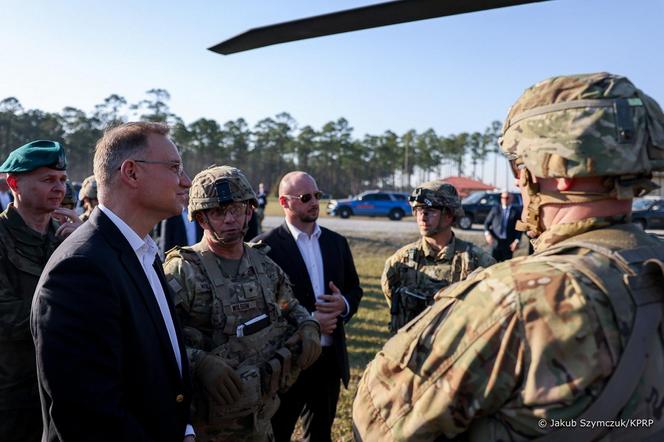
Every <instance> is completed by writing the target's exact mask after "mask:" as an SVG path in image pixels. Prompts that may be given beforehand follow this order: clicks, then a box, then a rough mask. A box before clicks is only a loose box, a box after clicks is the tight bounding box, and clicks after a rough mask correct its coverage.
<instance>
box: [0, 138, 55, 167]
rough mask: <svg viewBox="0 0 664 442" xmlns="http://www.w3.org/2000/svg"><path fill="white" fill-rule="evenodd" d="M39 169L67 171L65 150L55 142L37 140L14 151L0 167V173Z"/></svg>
mask: <svg viewBox="0 0 664 442" xmlns="http://www.w3.org/2000/svg"><path fill="white" fill-rule="evenodd" d="M40 167H50V168H51V169H56V170H66V169H67V157H66V156H65V150H64V149H63V148H62V146H60V143H58V142H56V141H48V140H38V141H33V142H31V143H28V144H26V145H24V146H21V147H19V148H17V149H14V150H13V151H12V152H11V153H10V154H9V157H7V160H6V161H5V162H4V163H3V165H2V166H0V172H6V173H22V172H32V171H33V170H35V169H38V168H40Z"/></svg>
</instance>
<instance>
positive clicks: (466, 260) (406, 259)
mask: <svg viewBox="0 0 664 442" xmlns="http://www.w3.org/2000/svg"><path fill="white" fill-rule="evenodd" d="M409 200H410V202H411V204H412V206H413V211H414V212H415V215H416V216H417V224H418V226H419V229H420V234H421V235H422V238H420V239H419V240H417V241H415V242H414V243H411V244H408V245H407V246H404V247H402V248H401V249H399V250H398V251H397V252H396V253H395V254H394V255H392V256H390V257H389V258H388V260H387V261H386V262H385V269H384V270H383V276H382V277H381V280H380V282H381V285H382V287H383V294H384V295H385V299H387V304H388V305H389V306H390V315H391V320H390V326H389V329H390V332H391V333H396V332H397V330H398V329H400V328H401V327H403V326H404V325H406V323H407V322H409V321H410V320H412V319H413V318H414V317H415V316H417V315H419V314H420V313H421V312H422V310H424V309H425V308H426V306H427V305H431V303H432V301H433V295H434V294H435V293H436V292H437V291H438V290H440V289H441V288H443V287H446V286H448V285H449V284H451V283H453V282H457V281H461V280H464V279H466V277H467V276H468V275H469V274H470V273H471V272H472V271H473V270H475V269H477V268H478V267H489V266H491V265H493V264H495V263H496V261H495V260H494V259H493V258H492V257H491V255H489V254H488V253H487V252H485V251H484V250H483V249H482V248H480V247H477V246H475V245H473V244H472V243H469V242H466V241H463V240H461V239H459V238H457V237H456V236H455V235H454V232H452V225H453V224H454V223H455V221H456V220H457V219H458V218H459V217H461V216H463V208H462V207H461V200H459V195H458V193H457V191H456V189H455V188H454V186H452V185H451V184H447V183H444V182H443V181H441V180H434V181H429V182H427V183H424V184H421V185H420V186H419V187H417V188H416V189H415V190H414V191H413V193H412V195H411V196H410V198H409Z"/></svg>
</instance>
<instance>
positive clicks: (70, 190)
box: [60, 180, 77, 208]
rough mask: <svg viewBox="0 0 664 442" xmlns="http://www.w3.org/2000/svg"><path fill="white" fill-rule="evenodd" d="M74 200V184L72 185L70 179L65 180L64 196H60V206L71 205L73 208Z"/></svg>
mask: <svg viewBox="0 0 664 442" xmlns="http://www.w3.org/2000/svg"><path fill="white" fill-rule="evenodd" d="M76 202H77V199H76V195H75V192H74V186H72V184H71V181H69V180H67V182H66V183H65V196H64V197H63V198H62V202H61V203H60V205H61V206H62V207H65V206H71V207H72V208H73V207H76Z"/></svg>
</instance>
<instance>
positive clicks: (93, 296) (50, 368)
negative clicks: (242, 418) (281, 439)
mask: <svg viewBox="0 0 664 442" xmlns="http://www.w3.org/2000/svg"><path fill="white" fill-rule="evenodd" d="M155 269H156V270H157V274H158V275H159V278H160V280H161V282H162V286H163V287H164V291H165V293H166V299H167V300H168V306H169V309H170V311H171V316H172V318H173V321H174V323H175V328H176V332H177V336H178V344H179V350H180V355H181V361H182V376H181V375H180V371H179V369H178V367H177V363H176V360H175V356H174V354H173V348H172V346H171V342H170V340H169V337H168V332H167V331H166V326H165V325H164V321H163V318H162V316H161V313H160V311H159V305H158V304H157V301H156V299H155V296H154V293H153V291H152V289H151V287H150V284H149V282H148V279H147V277H146V276H145V273H144V272H143V269H142V268H141V265H140V262H139V261H138V259H137V257H136V254H135V253H134V251H133V250H132V248H131V247H130V245H129V243H128V242H127V240H126V239H125V237H124V236H123V235H122V233H121V232H120V231H119V230H118V229H117V227H115V225H114V224H113V223H112V222H111V220H110V219H109V218H108V217H107V216H106V215H104V214H103V213H102V212H101V211H100V210H99V209H95V211H94V212H93V213H92V215H91V217H90V219H89V220H88V221H87V222H86V223H84V224H83V225H82V226H81V227H79V228H78V229H77V230H76V231H75V232H74V233H72V234H71V235H70V236H69V238H67V239H66V240H65V241H64V242H63V243H62V244H61V245H60V247H58V249H57V250H56V251H55V253H54V254H53V255H52V256H51V258H50V259H49V261H48V263H47V264H46V267H45V269H44V272H43V273H42V276H41V279H40V280H39V284H38V285H37V290H36V291H35V298H34V300H33V305H32V315H31V329H32V335H33V338H34V341H35V347H36V352H37V373H38V378H39V390H40V391H39V393H40V396H41V404H42V416H43V419H44V436H43V439H42V440H43V441H49V442H50V441H154V442H167V441H174V442H175V441H177V442H181V441H182V440H183V438H184V431H185V427H186V425H187V423H188V422H189V404H190V399H191V380H190V378H189V366H188V363H187V354H186V351H185V347H184V343H183V341H182V332H181V331H180V327H179V325H178V323H177V321H176V316H175V313H174V310H173V304H172V301H171V296H170V293H169V291H168V290H169V289H168V284H166V282H165V278H164V274H163V270H162V268H161V263H160V262H159V261H158V260H157V261H156V262H155Z"/></svg>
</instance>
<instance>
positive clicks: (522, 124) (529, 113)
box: [500, 72, 664, 190]
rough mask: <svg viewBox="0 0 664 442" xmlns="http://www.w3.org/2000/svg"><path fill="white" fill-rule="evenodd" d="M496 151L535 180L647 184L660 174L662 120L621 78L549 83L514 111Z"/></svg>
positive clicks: (595, 77) (658, 110) (663, 156)
mask: <svg viewBox="0 0 664 442" xmlns="http://www.w3.org/2000/svg"><path fill="white" fill-rule="evenodd" d="M500 146H501V149H502V151H503V152H504V153H505V155H507V157H508V158H509V159H511V160H515V159H519V160H520V161H521V162H522V163H523V164H524V165H525V167H526V169H528V170H529V171H530V172H531V173H533V174H534V175H535V176H538V177H556V178H561V177H568V178H573V177H582V176H626V177H630V178H634V177H636V176H649V175H650V174H651V172H652V171H653V170H664V114H663V113H662V110H661V108H660V107H659V105H658V104H657V102H655V100H653V99H652V98H650V97H649V96H647V95H646V94H644V93H643V92H641V91H640V90H639V89H637V88H636V87H635V86H634V85H633V84H632V82H630V81H629V80H628V79H627V78H625V77H621V76H618V75H612V74H608V73H605V72H602V73H597V74H586V75H572V76H564V77H553V78H550V79H548V80H544V81H541V82H539V83H537V84H536V85H534V86H532V87H531V88H529V89H527V90H526V91H525V92H524V93H523V95H522V96H521V97H520V98H519V99H518V100H517V102H516V103H514V105H513V106H512V107H511V109H510V111H509V114H508V116H507V119H506V120H505V124H504V126H503V133H502V137H501V140H500ZM641 184H643V183H641ZM635 190H640V189H635Z"/></svg>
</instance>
